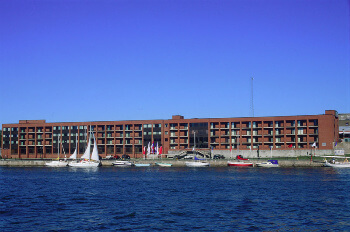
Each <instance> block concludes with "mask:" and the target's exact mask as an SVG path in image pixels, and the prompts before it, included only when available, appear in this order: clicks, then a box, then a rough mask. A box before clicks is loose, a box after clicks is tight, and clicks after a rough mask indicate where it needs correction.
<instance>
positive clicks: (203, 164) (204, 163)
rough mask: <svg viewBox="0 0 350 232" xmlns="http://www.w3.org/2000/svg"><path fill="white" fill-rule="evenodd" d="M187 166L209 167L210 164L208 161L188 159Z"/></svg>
mask: <svg viewBox="0 0 350 232" xmlns="http://www.w3.org/2000/svg"><path fill="white" fill-rule="evenodd" d="M185 164H186V166H187V167H194V168H195V167H209V166H210V164H209V162H207V161H187V162H185Z"/></svg>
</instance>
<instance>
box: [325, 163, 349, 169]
mask: <svg viewBox="0 0 350 232" xmlns="http://www.w3.org/2000/svg"><path fill="white" fill-rule="evenodd" d="M324 166H325V167H332V168H350V163H334V164H333V163H328V162H326V163H325V164H324Z"/></svg>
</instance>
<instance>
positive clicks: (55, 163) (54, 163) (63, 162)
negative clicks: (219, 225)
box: [45, 137, 68, 167]
mask: <svg viewBox="0 0 350 232" xmlns="http://www.w3.org/2000/svg"><path fill="white" fill-rule="evenodd" d="M57 149H58V157H57V159H56V160H52V161H50V162H46V163H45V166H48V167H66V166H67V165H68V161H67V159H66V158H65V159H64V160H60V137H58V140H57Z"/></svg>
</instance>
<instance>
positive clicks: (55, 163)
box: [45, 160, 68, 167]
mask: <svg viewBox="0 0 350 232" xmlns="http://www.w3.org/2000/svg"><path fill="white" fill-rule="evenodd" d="M67 165H68V162H67V161H58V160H54V161H51V162H47V163H45V166H47V167H66V166H67Z"/></svg>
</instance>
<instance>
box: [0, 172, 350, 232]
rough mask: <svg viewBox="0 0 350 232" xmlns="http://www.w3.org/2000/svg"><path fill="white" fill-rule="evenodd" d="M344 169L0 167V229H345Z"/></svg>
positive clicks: (348, 225) (349, 222) (348, 180)
mask: <svg viewBox="0 0 350 232" xmlns="http://www.w3.org/2000/svg"><path fill="white" fill-rule="evenodd" d="M349 187H350V169H341V170H334V169H332V168H273V169H264V168H261V169H260V168H234V167H221V168H197V169H195V168H161V167H148V168H120V167H119V168H118V167H102V168H94V169H75V168H44V167H40V168H39V167H38V168H6V167H0V218H1V220H0V230H1V231H113V230H118V231H121V230H124V231H194V230H195V231H291V230H292V231H320V230H321V231H332V230H333V231H349V230H350V219H349V218H350V212H349V205H350V202H349V201H350V200H349V199H350V194H349Z"/></svg>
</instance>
